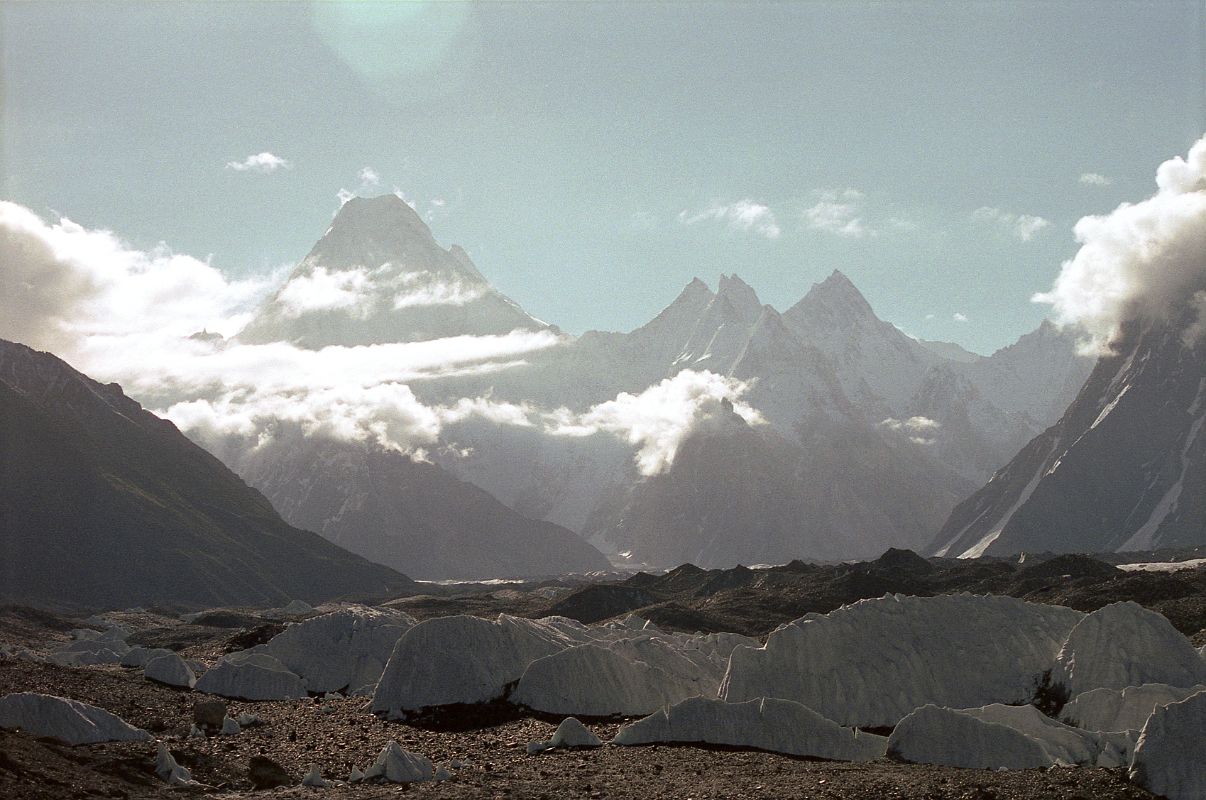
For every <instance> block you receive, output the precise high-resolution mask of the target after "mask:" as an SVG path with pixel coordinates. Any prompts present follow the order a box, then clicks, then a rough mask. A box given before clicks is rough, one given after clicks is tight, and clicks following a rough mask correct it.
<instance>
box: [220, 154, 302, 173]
mask: <svg viewBox="0 0 1206 800" xmlns="http://www.w3.org/2000/svg"><path fill="white" fill-rule="evenodd" d="M292 167H293V164H292V163H291V162H289V161H286V160H285V159H283V158H281V157H280V156H276V155H273V154H272V153H267V152H264V153H256V154H255V155H251V156H247V158H245V159H243V160H242V161H227V162H226V168H227V169H233V170H234V171H235V172H262V173H269V172H276V171H277V170H278V169H292Z"/></svg>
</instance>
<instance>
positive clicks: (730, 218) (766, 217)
mask: <svg viewBox="0 0 1206 800" xmlns="http://www.w3.org/2000/svg"><path fill="white" fill-rule="evenodd" d="M678 221H679V222H681V223H682V224H684V225H695V224H697V223H700V222H706V221H714V222H723V223H724V224H725V225H726V226H727V227H728V228H729V230H732V231H739V232H742V233H754V234H757V235H759V236H765V237H766V238H767V239H777V238H779V235H780V234H781V233H782V232H783V231H782V230H781V229H780V228H779V223H778V221H777V220H776V219H775V212H773V211H771V209H770V207H769V206H767V205H763V204H762V203H756V202H754V201H753V200H751V199H749V198H746V199H744V200H738V201H737V202H735V203H723V202H721V201H719V200H714V201H713V202H712V203H710V204H709V205H708V206H707V207H706V208H704V209H703V210H701V211H699V212H697V213H695V214H690V213H688V212H687V211H680V212H679V215H678Z"/></svg>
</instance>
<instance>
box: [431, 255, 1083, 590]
mask: <svg viewBox="0 0 1206 800" xmlns="http://www.w3.org/2000/svg"><path fill="white" fill-rule="evenodd" d="M939 349H940V348H939ZM948 349H949V348H948ZM960 352H962V353H963V355H960V356H959V357H957V358H946V357H944V356H943V355H942V354H941V353H940V352H935V345H934V344H933V343H931V344H930V345H928V346H927V345H925V344H923V343H920V342H917V341H915V340H913V339H911V338H909V337H908V336H906V335H904V334H903V333H901V332H900V331H899V330H898V329H897V328H895V327H894V326H893V325H891V324H889V323H886V322H884V321H882V320H880V319H878V318H877V317H876V316H875V314H874V312H873V311H872V309H871V307H870V305H869V304H868V303H867V301H866V299H865V298H864V297H863V296H862V294H861V293H859V291H858V290H857V289H856V288H855V287H854V285H853V284H852V283H851V282H850V281H849V280H848V279H847V278H846V277H845V276H844V275H842V274H841V273H840V272H835V273H834V274H833V275H831V276H830V277H829V278H828V279H826V280H825V281H823V282H821V283H820V284H817V285H816V286H814V287H813V288H812V290H811V291H810V292H809V293H808V295H807V296H806V297H805V298H804V299H802V300H801V301H800V302H799V303H797V304H796V305H795V306H794V307H793V308H792V309H791V310H790V311H789V312H785V313H783V314H780V313H779V312H778V311H776V310H775V309H774V308H772V307H770V306H765V305H762V304H761V303H760V301H759V300H758V297H757V294H756V293H755V292H754V290H753V289H752V288H750V287H749V286H748V285H747V284H745V283H744V282H743V281H742V280H741V279H740V278H739V277H737V276H736V275H733V276H722V277H721V281H720V284H719V285H718V287H717V291H716V292H712V291H710V290H709V289H708V287H707V285H706V284H704V283H703V282H702V281H700V280H698V279H697V280H693V281H692V282H691V283H689V284H688V285H687V286H686V288H684V289H683V291H682V293H681V294H680V295H679V296H678V298H676V299H675V301H674V302H673V303H671V304H670V306H668V307H667V308H666V309H665V310H664V311H663V312H662V313H660V314H659V315H658V316H657V317H655V318H654V319H653V320H651V321H650V322H649V323H647V324H646V325H644V326H642V327H640V328H637V329H636V330H634V331H632V332H631V333H626V334H625V333H597V332H592V333H587V334H585V335H584V336H582V337H581V338H579V339H578V340H576V341H573V342H570V343H568V344H566V345H563V346H561V347H558V348H555V349H553V350H551V351H549V352H547V353H544V354H541V355H540V356H539V357H536V358H533V359H531V362H532V363H531V364H530V365H529V366H527V367H524V368H520V369H517V370H513V371H509V372H508V373H505V374H500V375H491V376H489V379H490V381H491V383H490V384H489V386H485V385H480V386H478V387H476V388H477V390H479V391H481V390H486V389H489V390H491V391H492V392H493V396H495V397H500V398H505V399H509V400H513V401H515V402H522V401H529V402H536V403H539V404H544V405H547V406H557V405H564V406H567V407H569V408H571V409H574V410H577V411H584V410H586V409H587V408H589V407H590V406H591V405H593V404H595V403H600V402H603V401H605V400H608V399H610V398H612V397H614V396H616V394H617V393H619V392H629V393H638V392H641V391H642V390H644V389H645V388H647V387H648V386H650V385H652V384H654V383H656V382H658V381H660V380H663V379H665V378H669V377H672V376H674V375H676V374H678V373H679V372H681V371H683V370H686V369H692V370H708V371H711V372H715V373H717V374H720V375H724V376H727V377H730V378H734V379H737V380H741V381H744V382H746V383H747V384H748V386H749V389H748V392H747V393H746V395H745V400H746V401H747V402H748V403H749V404H750V405H751V406H753V407H754V408H755V409H757V410H758V411H759V413H760V414H761V415H762V417H763V418H764V419H765V421H766V422H767V425H765V426H755V427H754V428H750V426H748V425H746V424H745V423H742V424H741V425H734V426H723V425H721V426H717V425H714V424H704V425H701V426H700V428H699V429H698V430H696V431H693V432H692V433H691V434H690V436H689V437H688V439H687V441H686V443H685V444H684V446H683V447H682V448H681V449H680V452H679V454H678V455H677V456H676V457H675V459H674V462H673V464H671V466H670V467H669V469H668V470H667V471H666V472H665V473H664V474H659V475H654V476H645V475H641V474H639V473H638V472H637V470H636V469H634V468H633V466H632V463H631V459H630V458H629V459H627V460H625V459H623V458H616V457H615V456H616V454H615V449H614V448H611V449H609V448H607V447H605V446H604V442H603V441H601V440H600V437H588V438H585V439H579V440H571V441H560V442H557V443H556V444H555V445H554V446H550V445H549V443H548V442H549V438H550V437H548V436H542V435H540V434H538V433H537V432H534V431H530V430H528V431H524V432H522V433H512V432H506V433H504V432H500V431H497V430H495V431H493V432H491V431H489V430H486V429H482V428H480V427H472V426H470V427H466V426H454V427H453V429H452V430H451V431H449V434H448V435H449V436H450V437H452V438H453V439H454V440H455V441H457V442H458V443H463V442H465V441H470V442H471V446H470V449H471V450H472V455H470V456H468V457H464V458H460V457H446V458H444V459H442V461H441V463H443V464H444V465H445V466H447V467H448V469H450V470H452V471H453V472H455V473H456V474H458V475H460V476H462V477H464V478H465V479H466V480H471V481H473V482H474V483H477V484H478V485H481V486H483V487H485V488H486V489H487V490H488V491H490V492H491V493H493V494H495V496H497V497H498V498H499V499H501V500H502V501H503V502H505V503H507V504H508V505H511V506H512V507H514V508H519V509H522V510H523V511H524V512H525V513H529V514H532V515H534V516H539V517H542V518H544V519H550V520H555V521H556V522H558V523H559V524H562V525H565V526H567V527H570V528H572V529H573V530H576V531H578V532H580V533H582V534H583V535H584V536H587V537H589V538H590V540H591V541H592V542H594V543H596V544H597V545H598V546H599V547H600V548H602V549H604V550H605V551H607V552H612V553H630V554H632V558H634V559H636V560H638V561H647V562H649V563H652V564H655V565H657V566H675V565H676V564H677V563H679V562H680V561H682V560H688V561H693V562H694V563H697V564H707V565H709V566H719V565H724V566H730V565H731V564H732V563H737V562H736V561H732V559H738V560H739V561H742V563H750V559H753V560H755V561H757V560H765V559H768V558H770V557H771V556H770V555H769V554H770V553H771V552H777V553H780V554H794V555H792V556H791V557H804V556H811V557H817V558H826V557H831V555H829V554H833V553H846V554H849V555H853V554H855V553H857V554H860V555H874V554H876V553H878V552H880V551H882V550H883V548H884V547H887V546H889V545H895V546H901V547H923V546H925V544H926V543H927V542H928V541H929V540H930V539H931V537H932V535H933V531H935V530H936V529H937V528H938V527H939V526H940V525H941V524H942V522H943V520H945V518H946V516H947V513H948V511H949V510H950V509H951V508H952V507H953V506H954V504H955V503H956V502H958V500H959V499H961V498H962V497H965V496H966V495H967V493H969V492H971V491H972V490H973V489H974V487H975V486H976V485H977V484H978V483H980V482H981V481H983V480H984V479H986V478H987V476H988V475H990V474H991V473H992V471H993V470H994V469H996V468H997V467H998V466H1000V465H1001V464H1002V463H1004V462H1005V461H1006V460H1007V459H1008V458H1009V457H1010V455H1011V454H1013V453H1016V452H1017V449H1018V448H1019V447H1021V446H1022V444H1024V443H1025V442H1026V441H1028V440H1029V439H1030V438H1032V437H1033V436H1034V435H1035V434H1036V433H1038V432H1039V431H1041V430H1043V428H1044V427H1045V426H1047V425H1049V424H1050V423H1051V421H1053V419H1054V416H1053V415H1051V414H1050V412H1049V411H1047V412H1046V413H1047V414H1048V415H1049V416H1046V417H1044V416H1042V414H1043V413H1044V408H1045V407H1044V406H1043V405H1042V403H1043V402H1044V400H1045V399H1046V398H1049V397H1050V395H1051V393H1052V392H1051V389H1050V386H1051V385H1052V384H1055V385H1057V386H1063V385H1066V384H1076V383H1079V382H1080V381H1081V380H1083V376H1084V375H1085V374H1087V369H1088V366H1089V365H1090V363H1091V362H1090V361H1089V360H1088V359H1083V358H1079V357H1077V356H1075V342H1074V341H1073V339H1072V337H1071V336H1070V335H1064V334H1061V333H1058V332H1056V331H1055V330H1054V329H1053V328H1049V326H1043V327H1042V328H1040V329H1039V331H1038V332H1036V333H1035V334H1029V335H1028V336H1026V337H1023V339H1022V340H1021V341H1020V342H1019V344H1018V345H1015V346H1013V347H1010V348H1005V349H1003V350H1002V351H999V352H998V353H995V354H993V355H992V356H990V357H983V356H976V355H973V354H970V353H966V351H960ZM1031 366H1033V368H1034V369H1033V372H1035V373H1037V374H1038V375H1039V378H1037V379H1035V378H1032V377H1031V369H1030V367H1031ZM1040 381H1041V382H1040ZM1018 383H1024V384H1025V386H1026V388H1025V389H1014V386H1015V384H1018ZM997 387H1006V388H1008V389H1010V391H1009V392H1006V393H1005V394H1006V396H1007V398H1014V400H1013V401H1012V403H1011V404H1006V405H1004V407H1002V406H999V405H997V404H996V402H995V400H996V398H995V397H994V396H993V395H992V392H993V391H995V389H996V388H997ZM434 388H435V387H428V389H427V390H428V391H432V390H434ZM457 390H458V391H465V387H464V386H458V387H457ZM1036 406H1037V407H1036ZM910 426H921V427H920V428H919V429H917V430H913V429H911V428H910ZM701 453H703V454H707V455H706V457H705V456H704V455H700V454H701ZM504 454H505V455H504ZM708 459H712V460H714V461H715V462H716V463H717V464H724V465H728V467H723V468H722V467H717V468H714V469H709V468H706V464H707V461H708ZM734 459H736V460H738V461H740V464H739V465H738V464H734V463H731V462H733V461H734ZM755 465H757V466H756V467H755ZM571 476H573V477H571ZM837 476H842V477H841V478H839V477H837ZM579 478H580V479H579ZM838 482H841V483H843V486H842V487H841V488H835V484H837V483H838ZM847 484H849V485H847ZM584 485H585V488H584ZM765 486H776V487H778V489H777V490H776V491H775V492H771V493H768V492H767V491H765V489H764V488H763V487H765ZM851 487H853V488H851ZM709 504H716V505H717V508H716V509H713V510H712V511H707V510H705V508H706V507H710V506H709ZM738 508H740V509H743V511H742V514H743V515H744V518H745V519H747V520H748V521H749V522H748V524H739V520H738V516H735V515H734V514H731V513H722V511H723V510H724V509H729V510H734V509H738ZM801 520H807V521H806V522H802V521H801ZM850 531H856V532H857V533H855V534H851V533H849V532H850ZM659 540H661V543H660V544H659V543H658V542H659ZM722 545H723V546H722ZM693 548H694V549H693ZM663 559H666V560H663ZM675 559H678V561H676V560H675ZM713 559H716V560H713Z"/></svg>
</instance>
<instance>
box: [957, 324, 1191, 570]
mask: <svg viewBox="0 0 1206 800" xmlns="http://www.w3.org/2000/svg"><path fill="white" fill-rule="evenodd" d="M1185 313H1186V315H1187V316H1186V318H1185V319H1181V320H1179V322H1180V324H1171V323H1169V322H1165V321H1158V320H1148V321H1141V322H1140V321H1136V322H1132V323H1130V324H1129V325H1128V326H1126V327H1125V328H1124V329H1123V331H1122V334H1121V336H1120V337H1119V339H1118V341H1117V342H1116V353H1115V354H1111V355H1107V356H1104V357H1102V358H1101V359H1099V360H1098V362H1097V366H1096V367H1095V368H1094V370H1093V372H1092V374H1091V375H1090V377H1089V380H1088V382H1086V383H1085V385H1084V387H1083V388H1082V389H1081V390H1080V392H1079V393H1078V394H1077V396H1076V399H1075V400H1074V401H1073V402H1072V404H1071V405H1070V406H1069V407H1068V409H1067V411H1066V412H1065V413H1064V415H1063V417H1062V418H1061V419H1060V420H1059V422H1057V423H1056V424H1055V425H1053V426H1052V427H1050V428H1049V429H1048V430H1046V431H1045V432H1044V433H1042V434H1041V435H1040V436H1038V437H1036V438H1035V439H1034V440H1033V441H1031V442H1030V443H1029V444H1028V445H1026V447H1025V448H1023V449H1022V451H1021V452H1020V453H1018V454H1017V456H1016V457H1015V458H1014V459H1013V460H1012V461H1010V462H1009V463H1008V464H1007V465H1006V466H1004V467H1003V468H1002V469H1000V470H999V471H998V472H997V473H996V474H995V475H994V476H993V478H992V480H991V481H989V482H988V484H987V485H986V486H984V487H983V488H982V489H980V491H978V492H976V493H975V494H974V495H972V496H971V497H969V498H968V499H967V500H965V501H964V502H963V503H960V504H959V506H957V507H956V508H955V510H954V511H953V512H952V514H951V516H950V519H949V520H948V521H947V522H946V524H945V525H944V526H943V528H942V531H941V533H940V534H939V535H938V538H937V539H936V540H935V542H934V546H933V549H934V550H935V551H937V552H938V553H939V554H942V555H952V556H962V557H974V556H978V555H982V554H993V555H995V554H1006V553H1016V552H1021V551H1027V550H1034V551H1055V552H1106V551H1113V550H1146V549H1153V548H1158V547H1172V546H1179V545H1188V544H1201V543H1203V542H1206V438H1204V437H1201V436H1199V434H1200V433H1201V429H1202V424H1203V421H1206V348H1203V347H1202V346H1201V345H1198V346H1196V347H1194V346H1190V345H1188V344H1186V342H1185V339H1184V336H1183V331H1184V330H1185V328H1186V327H1187V326H1188V325H1189V324H1190V322H1191V320H1190V319H1189V318H1188V317H1189V315H1191V314H1195V315H1196V311H1192V310H1190V311H1186V312H1185ZM1194 318H1196V316H1195V317H1194Z"/></svg>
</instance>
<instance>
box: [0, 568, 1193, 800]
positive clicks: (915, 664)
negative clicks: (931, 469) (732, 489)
mask: <svg viewBox="0 0 1206 800" xmlns="http://www.w3.org/2000/svg"><path fill="white" fill-rule="evenodd" d="M1204 572H1206V567H1203V566H1202V565H1201V563H1200V562H1199V563H1196V564H1195V563H1171V564H1170V563H1168V560H1164V561H1161V560H1159V559H1157V558H1149V560H1148V563H1147V566H1144V567H1136V566H1134V565H1123V568H1121V569H1120V568H1118V567H1116V566H1115V565H1112V564H1110V563H1106V562H1105V561H1102V560H1097V559H1091V558H1086V557H1082V556H1061V557H1056V558H1032V559H1028V560H1027V562H1026V563H1022V564H1018V563H1013V562H1010V561H981V562H948V561H944V560H933V561H929V560H926V559H922V558H920V557H918V556H916V555H915V554H912V553H909V552H907V551H889V552H888V553H887V554H885V556H883V557H882V558H880V559H878V560H876V561H872V562H866V563H862V564H844V565H808V564H801V563H793V564H789V565H786V566H783V567H773V568H765V569H745V568H737V569H733V570H711V571H705V570H699V569H696V568H694V567H690V566H684V567H680V568H679V569H676V570H673V571H671V572H669V573H666V574H663V575H649V574H643V573H642V574H638V575H634V576H631V577H629V578H626V579H623V580H611V581H597V582H594V583H583V582H582V581H580V580H579V581H577V582H568V581H566V582H549V581H546V582H541V583H536V584H512V585H506V586H503V587H501V588H500V587H499V586H497V585H495V586H486V585H476V586H461V587H434V586H432V587H430V588H431V589H432V591H431V592H430V593H427V594H422V595H413V596H410V597H404V598H398V599H396V600H394V601H391V602H388V603H385V604H383V605H381V606H377V607H367V606H363V605H348V604H328V605H325V606H323V607H320V608H318V609H315V608H311V607H310V606H308V605H306V604H305V603H300V602H294V603H290V604H289V605H288V606H286V607H284V608H276V609H252V608H240V609H211V610H208V611H204V612H193V613H184V614H181V613H179V610H175V609H150V610H148V609H141V608H139V609H128V610H125V611H110V612H105V613H102V614H95V615H87V614H67V613H50V612H47V611H40V610H34V609H29V608H24V607H20V606H4V607H0V729H7V730H0V797H5V798H9V797H12V798H25V797H85V796H108V797H139V796H158V795H161V794H165V793H172V794H179V793H181V792H183V793H204V794H207V795H208V794H220V795H224V796H241V795H243V794H251V793H255V794H256V795H257V796H258V795H260V794H261V793H263V792H268V793H271V795H272V796H312V794H313V793H314V792H321V793H324V794H330V795H332V796H336V797H341V796H347V797H378V796H385V793H391V794H392V793H394V792H396V791H402V790H405V791H407V792H413V793H415V794H419V795H430V796H439V797H564V796H582V797H666V798H669V797H676V798H678V797H761V796H766V797H818V798H820V797H831V798H845V797H852V798H853V797H868V798H870V797H876V798H881V797H919V798H920V797H927V798H939V797H940V798H946V797H957V798H961V797H966V798H1011V797H1019V798H1021V797H1053V798H1059V797H1067V798H1073V797H1077V798H1079V797H1085V798H1087V797H1149V796H1152V795H1149V794H1148V793H1146V792H1145V791H1144V789H1143V788H1142V787H1143V786H1147V787H1149V788H1153V789H1155V790H1156V791H1157V793H1159V794H1167V795H1169V796H1171V797H1174V798H1188V797H1195V796H1197V795H1196V794H1194V792H1197V791H1199V790H1201V789H1202V788H1203V787H1206V771H1204V770H1203V768H1202V766H1201V764H1202V763H1206V756H1204V757H1203V758H1201V759H1199V758H1198V756H1199V755H1203V754H1199V753H1197V750H1199V749H1201V743H1202V742H1203V741H1206V738H1204V737H1203V736H1202V733H1203V729H1206V722H1204V720H1206V693H1203V692H1202V688H1203V684H1206V655H1204V654H1203V653H1206V650H1203V651H1199V650H1198V649H1197V648H1199V647H1201V646H1202V644H1203V643H1202V641H1201V639H1202V635H1201V633H1199V631H1201V627H1200V619H1201V612H1200V608H1201V605H1200V603H1201V600H1202V597H1203V591H1202V584H1203V582H1206V578H1204V575H1203V573H1204ZM968 590H974V591H976V592H989V591H992V592H993V593H994V594H996V595H997V596H984V595H982V594H981V595H972V594H968V593H967V592H968ZM890 591H899V592H901V593H900V594H891V593H890ZM952 593H956V594H955V595H953V596H952ZM743 597H744V598H745V600H744V601H743V600H741V599H740V598H743ZM862 598H877V599H862ZM1016 598H1025V600H1021V599H1016ZM1134 599H1137V600H1139V601H1140V603H1135V602H1119V601H1120V600H1134ZM855 600H862V601H861V602H857V603H854V604H853V605H847V604H848V603H850V602H852V601H855ZM743 602H745V603H748V604H749V605H751V606H752V607H754V608H758V609H762V613H763V618H762V619H758V620H757V621H755V617H756V615H755V614H754V613H753V612H750V611H748V610H740V613H738V610H737V609H739V608H740V606H741V604H742V603H743ZM638 603H641V604H643V605H639V608H640V609H641V610H642V614H643V615H645V616H637V615H634V614H632V613H631V611H632V608H631V607H632V606H633V605H634V604H638ZM1065 606H1070V607H1065ZM1143 606H1147V607H1148V608H1147V609H1145V608H1144V607H1143ZM800 608H805V609H806V610H805V611H802V612H801V614H809V613H811V616H805V617H803V618H800V619H797V617H798V616H800V615H796V616H793V617H788V616H787V615H788V614H791V613H794V612H792V611H791V609H800ZM1150 608H1159V609H1162V610H1164V611H1166V612H1172V613H1170V614H1169V617H1170V619H1172V620H1173V623H1174V624H1170V622H1169V621H1168V620H1166V619H1165V618H1164V617H1162V616H1160V615H1159V614H1157V613H1153V612H1152V611H1151V610H1149V609H1150ZM769 609H777V610H776V611H775V612H774V613H776V614H778V615H780V616H783V617H785V619H784V620H783V621H784V622H786V621H788V620H789V619H796V621H795V622H792V623H791V624H785V625H782V626H780V627H778V629H777V630H775V631H774V632H773V633H771V635H770V636H769V637H766V636H761V635H756V634H759V633H762V632H765V629H767V628H773V627H776V626H774V625H771V624H770V621H769V618H768V615H769V614H770V613H771V612H770V611H769ZM1077 609H1080V610H1077ZM458 610H459V611H462V612H464V611H470V610H471V611H472V612H473V613H475V614H477V615H479V617H473V616H448V614H450V613H455V612H456V611H458ZM823 610H824V611H828V612H829V613H825V614H823V615H822V614H821V613H820V612H821V611H823ZM499 611H511V612H518V613H519V614H521V615H523V616H508V615H505V614H504V615H501V616H499V615H498V612H499ZM1089 611H1092V612H1093V613H1086V612H1089ZM605 612H606V613H605ZM551 614H558V616H550V615H551ZM524 617H530V619H525V618H524ZM653 618H657V619H661V620H662V624H661V625H660V626H659V625H656V624H654V623H653V622H652V621H651V620H652V619H653ZM693 621H694V622H699V623H703V624H699V625H693V624H692V622H693ZM588 622H589V623H591V624H586V623H588ZM1195 625H1197V626H1198V627H1196V628H1195ZM725 627H729V628H734V629H738V630H744V631H745V633H746V634H755V635H756V636H755V637H751V636H750V635H743V634H740V633H715V632H713V633H709V632H708V631H712V630H715V629H716V628H721V629H723V628H725ZM1184 634H1197V636H1196V638H1195V641H1194V642H1193V643H1192V644H1191V642H1190V640H1189V639H1187V638H1186V636H1185V635H1184ZM169 684H170V685H169ZM194 685H195V687H196V688H195V689H191V688H190V687H193V686H194ZM58 698H66V699H67V700H61V699H58ZM1040 709H1041V711H1040ZM111 715H115V716H111ZM569 717H577V718H579V719H581V720H582V721H583V722H584V723H585V727H583V725H581V724H579V723H578V722H577V721H576V720H574V719H567V718H569ZM127 723H128V724H127ZM559 726H560V727H559ZM1141 731H1142V733H1141ZM596 737H597V740H599V741H601V742H604V743H607V744H604V745H603V746H598V747H590V748H585V749H580V748H572V747H568V746H567V745H571V744H575V743H581V744H592V745H593V744H595V743H596ZM119 738H120V739H129V741H104V740H105V739H119ZM613 740H614V741H613ZM70 741H76V742H94V743H91V744H79V745H77V746H74V747H73V746H69V745H68V744H66V743H67V742H70ZM621 745H641V746H621ZM1195 748H1196V749H1195ZM824 759H836V760H833V761H828V760H824ZM902 762H922V763H902ZM1073 764H1075V765H1079V766H1077V767H1071V766H1070V765H1073ZM1001 767H1009V768H1010V769H1008V770H1007V771H1001V770H1000V769H999V768H1001ZM1128 772H1129V777H1128ZM396 781H405V782H402V783H392V785H386V784H387V783H390V782H396ZM411 781H419V782H411Z"/></svg>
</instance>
